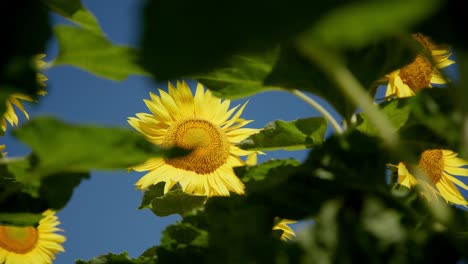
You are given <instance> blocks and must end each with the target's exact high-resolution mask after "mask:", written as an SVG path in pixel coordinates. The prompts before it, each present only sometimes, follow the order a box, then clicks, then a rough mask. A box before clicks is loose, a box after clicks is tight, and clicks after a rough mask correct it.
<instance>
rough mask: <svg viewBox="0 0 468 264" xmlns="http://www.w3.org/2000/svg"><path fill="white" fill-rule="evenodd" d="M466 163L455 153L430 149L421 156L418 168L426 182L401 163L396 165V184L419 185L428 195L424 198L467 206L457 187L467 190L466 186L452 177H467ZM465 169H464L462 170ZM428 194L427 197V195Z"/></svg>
mask: <svg viewBox="0 0 468 264" xmlns="http://www.w3.org/2000/svg"><path fill="white" fill-rule="evenodd" d="M465 166H468V162H467V161H465V160H463V159H460V158H458V157H457V153H455V152H453V151H451V150H445V149H430V150H426V151H424V152H423V153H422V154H421V157H420V159H419V168H420V169H421V170H422V171H423V172H424V173H425V174H426V175H427V177H428V181H419V180H418V179H416V177H414V176H413V175H412V174H411V173H410V172H409V171H408V169H407V168H406V165H405V164H404V163H403V162H400V163H399V164H398V183H399V184H401V185H404V186H406V187H408V188H412V187H413V186H415V185H416V184H417V183H421V184H422V187H423V188H424V189H425V190H428V191H429V192H428V193H425V196H426V197H428V198H429V199H430V198H431V196H433V197H434V196H436V195H440V196H441V197H442V198H444V199H445V200H446V201H447V202H449V203H452V204H458V205H463V206H468V202H467V201H466V200H465V198H464V197H463V195H462V194H461V193H460V191H459V190H458V188H457V187H456V186H455V185H458V186H459V187H461V188H463V189H465V190H468V186H467V185H466V184H464V183H463V182H462V181H460V180H459V179H457V178H455V177H454V175H458V176H465V177H466V176H468V168H466V167H465ZM464 167H465V168H464ZM427 194H429V195H427Z"/></svg>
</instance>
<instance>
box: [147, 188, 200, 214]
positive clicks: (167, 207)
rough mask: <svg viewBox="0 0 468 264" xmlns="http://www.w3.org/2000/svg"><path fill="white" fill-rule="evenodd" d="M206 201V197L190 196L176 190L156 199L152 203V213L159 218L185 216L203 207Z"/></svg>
mask: <svg viewBox="0 0 468 264" xmlns="http://www.w3.org/2000/svg"><path fill="white" fill-rule="evenodd" d="M206 199H207V198H206V196H201V195H194V194H189V193H185V192H184V191H182V190H181V189H176V190H173V191H169V192H167V193H166V194H165V195H163V196H160V197H155V198H154V199H153V200H152V202H151V211H153V213H154V214H155V215H157V216H168V215H171V214H180V215H184V214H186V213H188V212H191V211H192V210H194V209H197V208H200V207H202V206H203V204H204V203H205V201H206Z"/></svg>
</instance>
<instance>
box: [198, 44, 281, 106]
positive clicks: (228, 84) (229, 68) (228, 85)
mask: <svg viewBox="0 0 468 264" xmlns="http://www.w3.org/2000/svg"><path fill="white" fill-rule="evenodd" d="M277 56H278V49H274V50H270V51H267V52H264V53H258V54H251V55H247V54H242V55H240V54H239V55H234V56H232V57H231V58H229V60H228V61H227V63H226V65H223V66H220V67H219V68H217V69H215V70H213V71H209V72H205V73H201V74H198V75H194V76H190V77H191V78H193V79H196V80H198V81H199V82H201V83H203V84H204V85H206V86H207V87H208V88H209V89H210V90H212V91H213V93H214V94H215V95H217V96H218V97H220V98H230V99H237V98H241V97H246V96H250V95H253V94H255V93H259V92H262V91H267V90H272V89H279V87H274V86H267V85H264V83H263V80H264V79H265V78H266V76H267V75H269V74H270V72H271V70H272V68H273V64H274V63H275V61H276V59H277Z"/></svg>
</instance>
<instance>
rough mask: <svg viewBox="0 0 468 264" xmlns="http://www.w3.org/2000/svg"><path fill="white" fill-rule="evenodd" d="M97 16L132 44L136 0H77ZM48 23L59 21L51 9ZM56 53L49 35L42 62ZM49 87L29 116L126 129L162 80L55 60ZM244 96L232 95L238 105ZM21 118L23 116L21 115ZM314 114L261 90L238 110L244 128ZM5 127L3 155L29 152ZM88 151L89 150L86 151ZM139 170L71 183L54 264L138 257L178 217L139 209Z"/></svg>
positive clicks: (289, 98) (115, 37)
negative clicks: (109, 76)
mask: <svg viewBox="0 0 468 264" xmlns="http://www.w3.org/2000/svg"><path fill="white" fill-rule="evenodd" d="M82 2H83V4H84V5H85V6H86V7H87V8H88V9H89V10H90V11H91V12H93V13H94V14H95V15H96V17H97V19H98V20H99V22H100V24H101V27H102V28H103V31H104V32H105V33H106V34H107V37H108V38H109V39H110V40H111V41H112V42H113V43H118V44H127V45H137V43H138V34H139V32H138V29H139V27H138V23H139V17H138V16H139V9H140V6H141V4H142V3H143V1H137V0H132V1H128V0H114V1H112V3H111V2H109V1H86V0H84V1H82ZM52 18H53V21H54V23H66V21H64V20H62V19H60V18H59V17H56V16H53V17H52ZM56 54H57V45H56V43H55V40H53V39H52V40H51V42H50V45H49V49H48V51H47V56H46V58H45V61H49V60H52V59H53V58H54V57H55V56H56ZM45 75H46V76H47V77H48V78H49V80H48V81H47V91H48V94H47V95H46V96H44V97H42V98H41V99H40V103H39V104H26V107H27V110H28V113H29V114H30V116H31V118H34V117H36V116H42V115H52V116H55V117H58V118H60V119H62V120H65V121H68V122H71V123H76V124H99V125H106V126H119V127H125V128H131V127H130V125H128V123H127V118H128V117H130V116H134V115H135V113H138V112H148V110H147V108H146V106H145V104H144V103H143V99H146V98H149V91H153V92H156V88H163V89H166V87H167V84H166V83H159V84H156V83H154V82H153V81H152V80H150V79H149V78H144V77H140V76H132V77H130V78H129V79H127V80H126V81H123V82H114V81H110V80H106V79H102V78H100V77H96V76H94V75H92V74H90V73H88V72H85V71H82V70H80V69H78V68H73V67H68V66H59V67H54V68H51V69H49V70H47V71H46V72H45ZM244 101H245V100H238V101H234V103H233V104H232V105H237V104H239V103H242V102H244ZM19 116H20V124H21V123H24V122H25V121H26V120H25V118H24V117H23V116H22V115H21V114H20V115H19ZM309 116H318V113H317V112H316V111H315V110H314V109H312V108H311V107H310V106H308V105H307V104H305V103H304V102H303V101H301V100H300V99H298V98H297V97H295V96H294V95H292V94H289V93H286V92H279V91H275V92H267V93H261V94H258V95H256V96H253V97H250V98H249V104H248V106H247V108H246V110H245V111H244V114H243V117H244V118H246V119H254V120H255V121H254V122H253V123H251V124H250V125H249V127H256V128H261V127H263V126H265V125H266V124H267V123H268V122H270V121H273V120H276V119H283V120H294V119H296V118H301V117H309ZM10 133H11V129H10V130H9V131H7V135H6V136H5V137H3V138H2V139H1V142H0V143H1V144H6V145H7V149H6V151H7V152H8V156H9V157H13V156H21V155H26V154H28V153H29V149H28V148H27V146H25V145H23V144H21V143H20V142H18V141H16V140H15V139H14V138H13V137H11V134H10ZM90 151H92V150H90ZM305 155H306V151H297V152H285V151H279V152H270V153H268V155H266V156H262V157H261V160H260V161H262V160H266V159H268V158H285V157H293V158H297V159H301V160H302V159H303V158H305ZM143 175H144V173H137V172H127V171H126V170H122V171H93V172H92V173H91V179H90V180H85V181H83V182H82V183H81V185H80V186H79V187H78V188H76V189H75V192H74V194H73V196H72V198H71V200H70V201H69V203H68V204H67V205H66V207H65V208H64V209H63V210H61V211H60V212H58V216H59V218H60V221H61V222H62V224H61V227H62V228H63V229H64V230H65V233H64V234H65V235H66V237H67V242H66V243H65V245H64V246H65V250H66V252H65V253H61V254H59V255H58V256H57V260H56V261H55V262H54V263H58V264H69V263H74V261H75V260H76V259H85V260H88V259H90V258H93V257H95V256H98V255H102V254H107V253H108V252H113V253H120V252H123V251H127V252H128V253H129V254H130V256H132V257H137V256H138V255H139V254H141V253H142V252H143V251H145V250H146V249H147V248H149V247H151V246H154V245H156V244H159V241H160V237H161V233H162V231H163V230H164V228H165V227H166V226H167V225H169V224H171V223H174V222H175V221H177V220H178V219H180V217H179V216H175V215H173V216H169V217H156V216H155V215H153V213H152V212H151V211H149V210H138V209H137V207H138V206H139V204H140V201H141V197H142V192H141V191H136V190H135V188H134V183H135V182H136V181H137V180H138V179H139V178H140V177H141V176H143Z"/></svg>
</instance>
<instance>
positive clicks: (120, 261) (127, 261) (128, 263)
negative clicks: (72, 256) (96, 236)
mask: <svg viewBox="0 0 468 264" xmlns="http://www.w3.org/2000/svg"><path fill="white" fill-rule="evenodd" d="M155 261H156V259H155V258H150V257H143V256H142V257H139V258H136V259H132V258H130V257H129V256H128V253H127V252H123V253H120V254H114V253H109V254H107V255H102V256H99V257H95V258H93V259H91V260H88V261H85V260H81V259H80V260H77V261H76V264H154V263H156V262H155Z"/></svg>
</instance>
